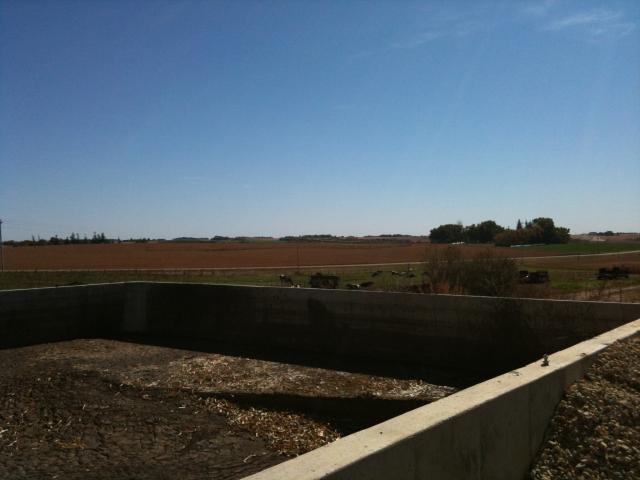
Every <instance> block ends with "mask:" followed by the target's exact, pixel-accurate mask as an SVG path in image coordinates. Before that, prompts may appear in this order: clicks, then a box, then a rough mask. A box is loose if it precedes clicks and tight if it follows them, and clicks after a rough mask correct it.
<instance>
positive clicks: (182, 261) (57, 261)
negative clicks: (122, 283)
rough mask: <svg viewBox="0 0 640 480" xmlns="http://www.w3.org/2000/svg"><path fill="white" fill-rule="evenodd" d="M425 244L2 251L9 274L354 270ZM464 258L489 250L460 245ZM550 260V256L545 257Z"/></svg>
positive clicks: (407, 255) (410, 256)
mask: <svg viewBox="0 0 640 480" xmlns="http://www.w3.org/2000/svg"><path fill="white" fill-rule="evenodd" d="M427 248H429V249H436V248H446V245H431V244H428V243H410V244H404V243H385V244H367V243H360V244H345V243H320V242H313V243H312V242H304V243H289V242H252V243H120V244H105V245H102V244H97V245H52V246H38V247H5V266H6V268H7V269H9V270H20V269H24V270H32V269H42V270H44V269H54V270H56V269H58V270H64V269H80V270H91V269H172V268H178V269H180V268H251V267H280V266H289V267H296V266H298V265H300V266H305V265H353V264H369V263H403V262H422V261H424V260H425V258H426V251H427ZM460 248H462V250H463V252H464V253H465V254H466V255H469V256H471V255H473V254H475V253H476V252H478V251H482V250H484V249H487V248H489V247H487V246H485V245H462V246H461V247H460ZM490 248H493V249H495V250H496V251H502V252H503V253H504V254H505V255H508V256H514V255H517V256H537V255H545V253H539V252H536V251H535V250H526V251H524V250H518V249H512V248H496V247H490ZM546 255H548V254H546Z"/></svg>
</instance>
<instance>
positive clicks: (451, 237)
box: [429, 223, 464, 243]
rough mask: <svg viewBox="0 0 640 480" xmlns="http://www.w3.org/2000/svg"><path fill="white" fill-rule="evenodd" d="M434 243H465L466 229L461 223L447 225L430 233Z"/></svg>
mask: <svg viewBox="0 0 640 480" xmlns="http://www.w3.org/2000/svg"><path fill="white" fill-rule="evenodd" d="M429 239H430V240H431V242H432V243H455V242H462V241H464V228H463V226H462V224H460V223H447V224H446V225H440V226H439V227H437V228H434V229H432V230H431V232H430V233H429Z"/></svg>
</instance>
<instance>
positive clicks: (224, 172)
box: [0, 0, 640, 239]
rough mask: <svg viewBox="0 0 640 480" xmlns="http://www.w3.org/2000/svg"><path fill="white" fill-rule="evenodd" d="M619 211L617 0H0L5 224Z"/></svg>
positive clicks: (433, 220)
mask: <svg viewBox="0 0 640 480" xmlns="http://www.w3.org/2000/svg"><path fill="white" fill-rule="evenodd" d="M537 216H551V217H553V218H554V219H555V220H556V223H557V224H560V225H563V226H567V227H570V228H571V231H572V232H574V233H580V232H585V231H589V230H602V229H612V230H615V231H638V230H640V2H637V1H635V0H630V1H615V0H613V1H600V2H596V1H588V0H575V1H572V0H557V1H522V2H518V1H470V2H464V1H446V2H432V1H425V2H376V1H370V2H359V1H349V2H338V1H326V2H320V1H306V2H305V1H292V2H249V1H240V2H213V1H211V2H208V1H194V2H179V1H169V2H162V1H155V0H154V1H116V0H114V1H98V0H94V1H80V2H72V1H63V0H58V1H43V2H36V1H30V0H23V1H7V0H0V218H3V219H4V220H5V224H4V225H3V233H4V236H5V238H8V239H22V238H30V237H31V235H32V234H33V235H41V236H42V237H48V236H50V235H53V234H61V235H68V234H69V233H71V232H79V233H81V234H85V233H86V234H89V235H90V234H91V233H92V232H93V231H98V232H105V233H106V234H107V235H108V236H113V237H116V236H120V237H123V238H124V237H127V238H128V237H130V236H149V237H163V238H171V237H175V236H181V235H193V236H213V235H234V236H235V235H276V236H280V235H287V234H303V233H333V234H338V235H349V234H358V235H359V234H379V233H396V232H397V233H411V234H428V232H429V230H430V229H431V228H433V227H435V226H437V225H439V224H442V223H453V222H457V221H462V222H463V223H465V224H469V223H475V222H479V221H482V220H486V219H494V220H496V221H497V222H498V223H500V224H503V225H506V226H513V225H514V224H515V222H516V220H517V219H518V218H521V219H525V218H527V219H531V218H533V217H537Z"/></svg>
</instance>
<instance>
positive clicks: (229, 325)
mask: <svg viewBox="0 0 640 480" xmlns="http://www.w3.org/2000/svg"><path fill="white" fill-rule="evenodd" d="M638 317H640V304H620V303H600V302H573V301H551V300H531V299H516V298H490V297H464V296H451V295H421V294H410V293H407V294H402V293H379V292H354V291H345V290H338V291H336V290H332V291H329V290H316V289H296V288H275V287H245V286H228V285H226V286H225V285H203V284H196V285H194V284H180V283H145V282H132V283H124V284H122V283H121V284H109V285H90V286H80V287H60V288H44V289H33V290H17V291H5V292H0V333H1V334H2V340H0V345H4V346H17V345H25V344H29V343H39V342H44V341H55V340H62V339H68V338H75V337H100V336H111V337H114V336H115V337H117V336H120V335H137V336H138V338H139V339H141V340H143V341H144V339H145V338H164V339H168V340H169V341H172V340H175V341H178V340H181V341H182V340H184V341H190V340H197V341H199V342H200V343H203V342H205V343H206V342H218V343H221V342H222V343H226V344H228V345H234V346H236V347H238V346H245V347H248V348H259V349H262V350H264V351H275V350H288V351H292V352H298V353H311V354H314V355H315V357H316V359H320V360H322V359H324V360H326V361H327V366H335V362H336V361H338V362H348V361H350V360H353V359H361V360H363V361H365V362H370V361H377V362H382V363H387V364H400V363H406V364H412V365H428V366H430V367H442V368H446V369H459V370H464V371H478V372H479V373H481V374H482V375H484V376H485V377H484V378H487V376H489V375H493V374H496V373H502V372H504V371H507V370H510V369H513V368H516V367H518V366H521V365H523V364H526V363H528V362H529V361H531V360H533V359H535V358H538V357H540V356H542V355H543V354H544V353H551V352H555V351H558V350H560V349H562V348H565V347H567V346H569V345H572V344H575V343H576V342H578V341H581V340H584V339H587V338H591V337H593V336H595V335H597V334H600V333H602V332H605V331H607V330H610V329H611V328H614V327H616V326H618V325H621V324H623V323H625V322H628V321H630V320H632V319H635V318H638Z"/></svg>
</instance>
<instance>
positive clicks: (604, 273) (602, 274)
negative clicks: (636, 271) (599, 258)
mask: <svg viewBox="0 0 640 480" xmlns="http://www.w3.org/2000/svg"><path fill="white" fill-rule="evenodd" d="M629 273H630V271H629V269H628V268H627V267H613V268H601V269H599V270H598V280H616V279H618V278H629Z"/></svg>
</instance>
